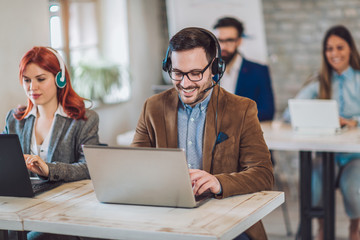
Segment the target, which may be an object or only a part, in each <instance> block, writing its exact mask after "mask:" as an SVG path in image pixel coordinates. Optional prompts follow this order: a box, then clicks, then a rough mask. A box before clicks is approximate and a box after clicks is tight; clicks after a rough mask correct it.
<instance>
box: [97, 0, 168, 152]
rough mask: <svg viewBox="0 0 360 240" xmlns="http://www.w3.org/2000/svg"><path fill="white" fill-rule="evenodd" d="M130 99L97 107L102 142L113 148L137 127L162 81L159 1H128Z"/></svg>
mask: <svg viewBox="0 0 360 240" xmlns="http://www.w3.org/2000/svg"><path fill="white" fill-rule="evenodd" d="M127 4H128V21H129V26H128V29H129V52H130V74H131V91H132V93H131V98H130V100H129V101H128V102H125V103H120V104H115V105H107V106H103V107H101V108H97V109H96V111H97V112H98V113H99V114H100V132H99V133H100V140H101V141H102V142H105V143H108V144H111V145H114V144H116V136H117V135H118V134H119V133H123V132H126V131H128V130H131V129H134V128H135V127H136V124H137V121H138V118H139V114H140V111H141V109H142V106H143V104H144V101H145V100H146V98H148V97H149V96H151V95H152V94H153V91H152V90H151V86H152V85H154V84H159V83H160V82H161V79H162V78H161V62H162V58H163V56H162V55H161V52H162V50H163V48H164V46H161V40H160V39H159V38H160V37H159V36H161V34H160V31H161V29H160V27H159V26H160V23H159V21H160V12H159V11H160V6H159V3H158V1H157V0H128V2H127Z"/></svg>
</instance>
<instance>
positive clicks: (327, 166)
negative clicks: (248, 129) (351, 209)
mask: <svg viewBox="0 0 360 240" xmlns="http://www.w3.org/2000/svg"><path fill="white" fill-rule="evenodd" d="M261 126H262V129H263V132H264V138H265V141H266V143H267V145H268V147H269V149H270V150H282V151H299V152H300V157H299V159H300V218H301V219H300V227H301V228H300V234H301V238H302V239H311V233H312V229H311V219H312V218H313V217H323V218H324V239H328V240H333V239H335V180H334V175H335V170H334V169H335V161H334V153H337V152H360V130H359V129H349V130H348V131H345V132H343V133H341V134H338V135H330V136H329V135H299V134H296V133H294V132H293V131H292V128H291V126H290V125H289V124H285V123H281V122H263V123H262V124H261ZM312 151H316V152H321V153H322V164H323V199H324V200H325V201H324V206H323V207H322V208H314V207H312V206H311V169H312V158H311V152H312Z"/></svg>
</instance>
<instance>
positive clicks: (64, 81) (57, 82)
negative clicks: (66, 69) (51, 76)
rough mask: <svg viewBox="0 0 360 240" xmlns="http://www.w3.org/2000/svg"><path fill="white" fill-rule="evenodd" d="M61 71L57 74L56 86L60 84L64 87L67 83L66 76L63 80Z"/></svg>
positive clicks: (60, 86)
mask: <svg viewBox="0 0 360 240" xmlns="http://www.w3.org/2000/svg"><path fill="white" fill-rule="evenodd" d="M61 75H62V74H61V72H58V73H57V74H56V76H55V83H56V86H58V87H59V88H64V87H65V85H66V78H65V77H64V79H63V81H61V80H62V78H61Z"/></svg>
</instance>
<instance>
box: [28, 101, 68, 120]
mask: <svg viewBox="0 0 360 240" xmlns="http://www.w3.org/2000/svg"><path fill="white" fill-rule="evenodd" d="M56 115H60V116H62V117H67V118H70V117H69V115H67V114H66V112H65V111H64V108H63V107H62V106H61V104H59V105H58V108H57V109H56V111H55V113H54V116H56ZM30 116H34V117H35V118H36V116H37V107H36V106H33V107H32V109H31V110H30V112H29V113H28V114H26V116H25V117H24V118H25V119H26V118H29V117H30Z"/></svg>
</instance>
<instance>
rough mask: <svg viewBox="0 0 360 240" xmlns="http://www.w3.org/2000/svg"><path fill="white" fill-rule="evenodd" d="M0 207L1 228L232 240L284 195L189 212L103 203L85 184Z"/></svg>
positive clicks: (213, 202)
mask: <svg viewBox="0 0 360 240" xmlns="http://www.w3.org/2000/svg"><path fill="white" fill-rule="evenodd" d="M0 202H1V205H0V206H1V208H0V216H1V221H0V229H10V230H25V231H40V232H48V233H57V234H68V235H77V236H85V237H95V238H113V239H119V238H121V239H232V238H233V237H235V236H237V235H239V234H240V233H241V232H243V231H245V230H246V229H248V228H249V227H250V226H252V225H253V224H254V223H256V222H257V221H259V220H261V219H262V218H263V217H264V216H266V215H267V214H268V213H270V212H271V211H273V210H274V209H275V208H277V207H278V206H280V205H281V204H282V203H283V202H284V193H283V192H275V191H264V192H258V193H253V194H246V195H239V196H234V197H229V198H226V199H222V200H217V199H211V200H210V201H208V202H206V203H205V204H203V205H202V206H200V207H198V208H194V209H184V208H168V207H151V206H136V205H121V204H103V203H100V202H98V201H97V199H96V197H95V193H94V191H93V186H92V183H91V181H90V180H85V181H81V182H74V183H67V184H65V185H62V186H60V187H58V188H56V189H53V190H51V191H49V192H47V193H44V194H42V195H40V196H39V197H36V198H34V199H25V198H4V197H2V198H0ZM7 204H9V205H8V207H6V205H7Z"/></svg>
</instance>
